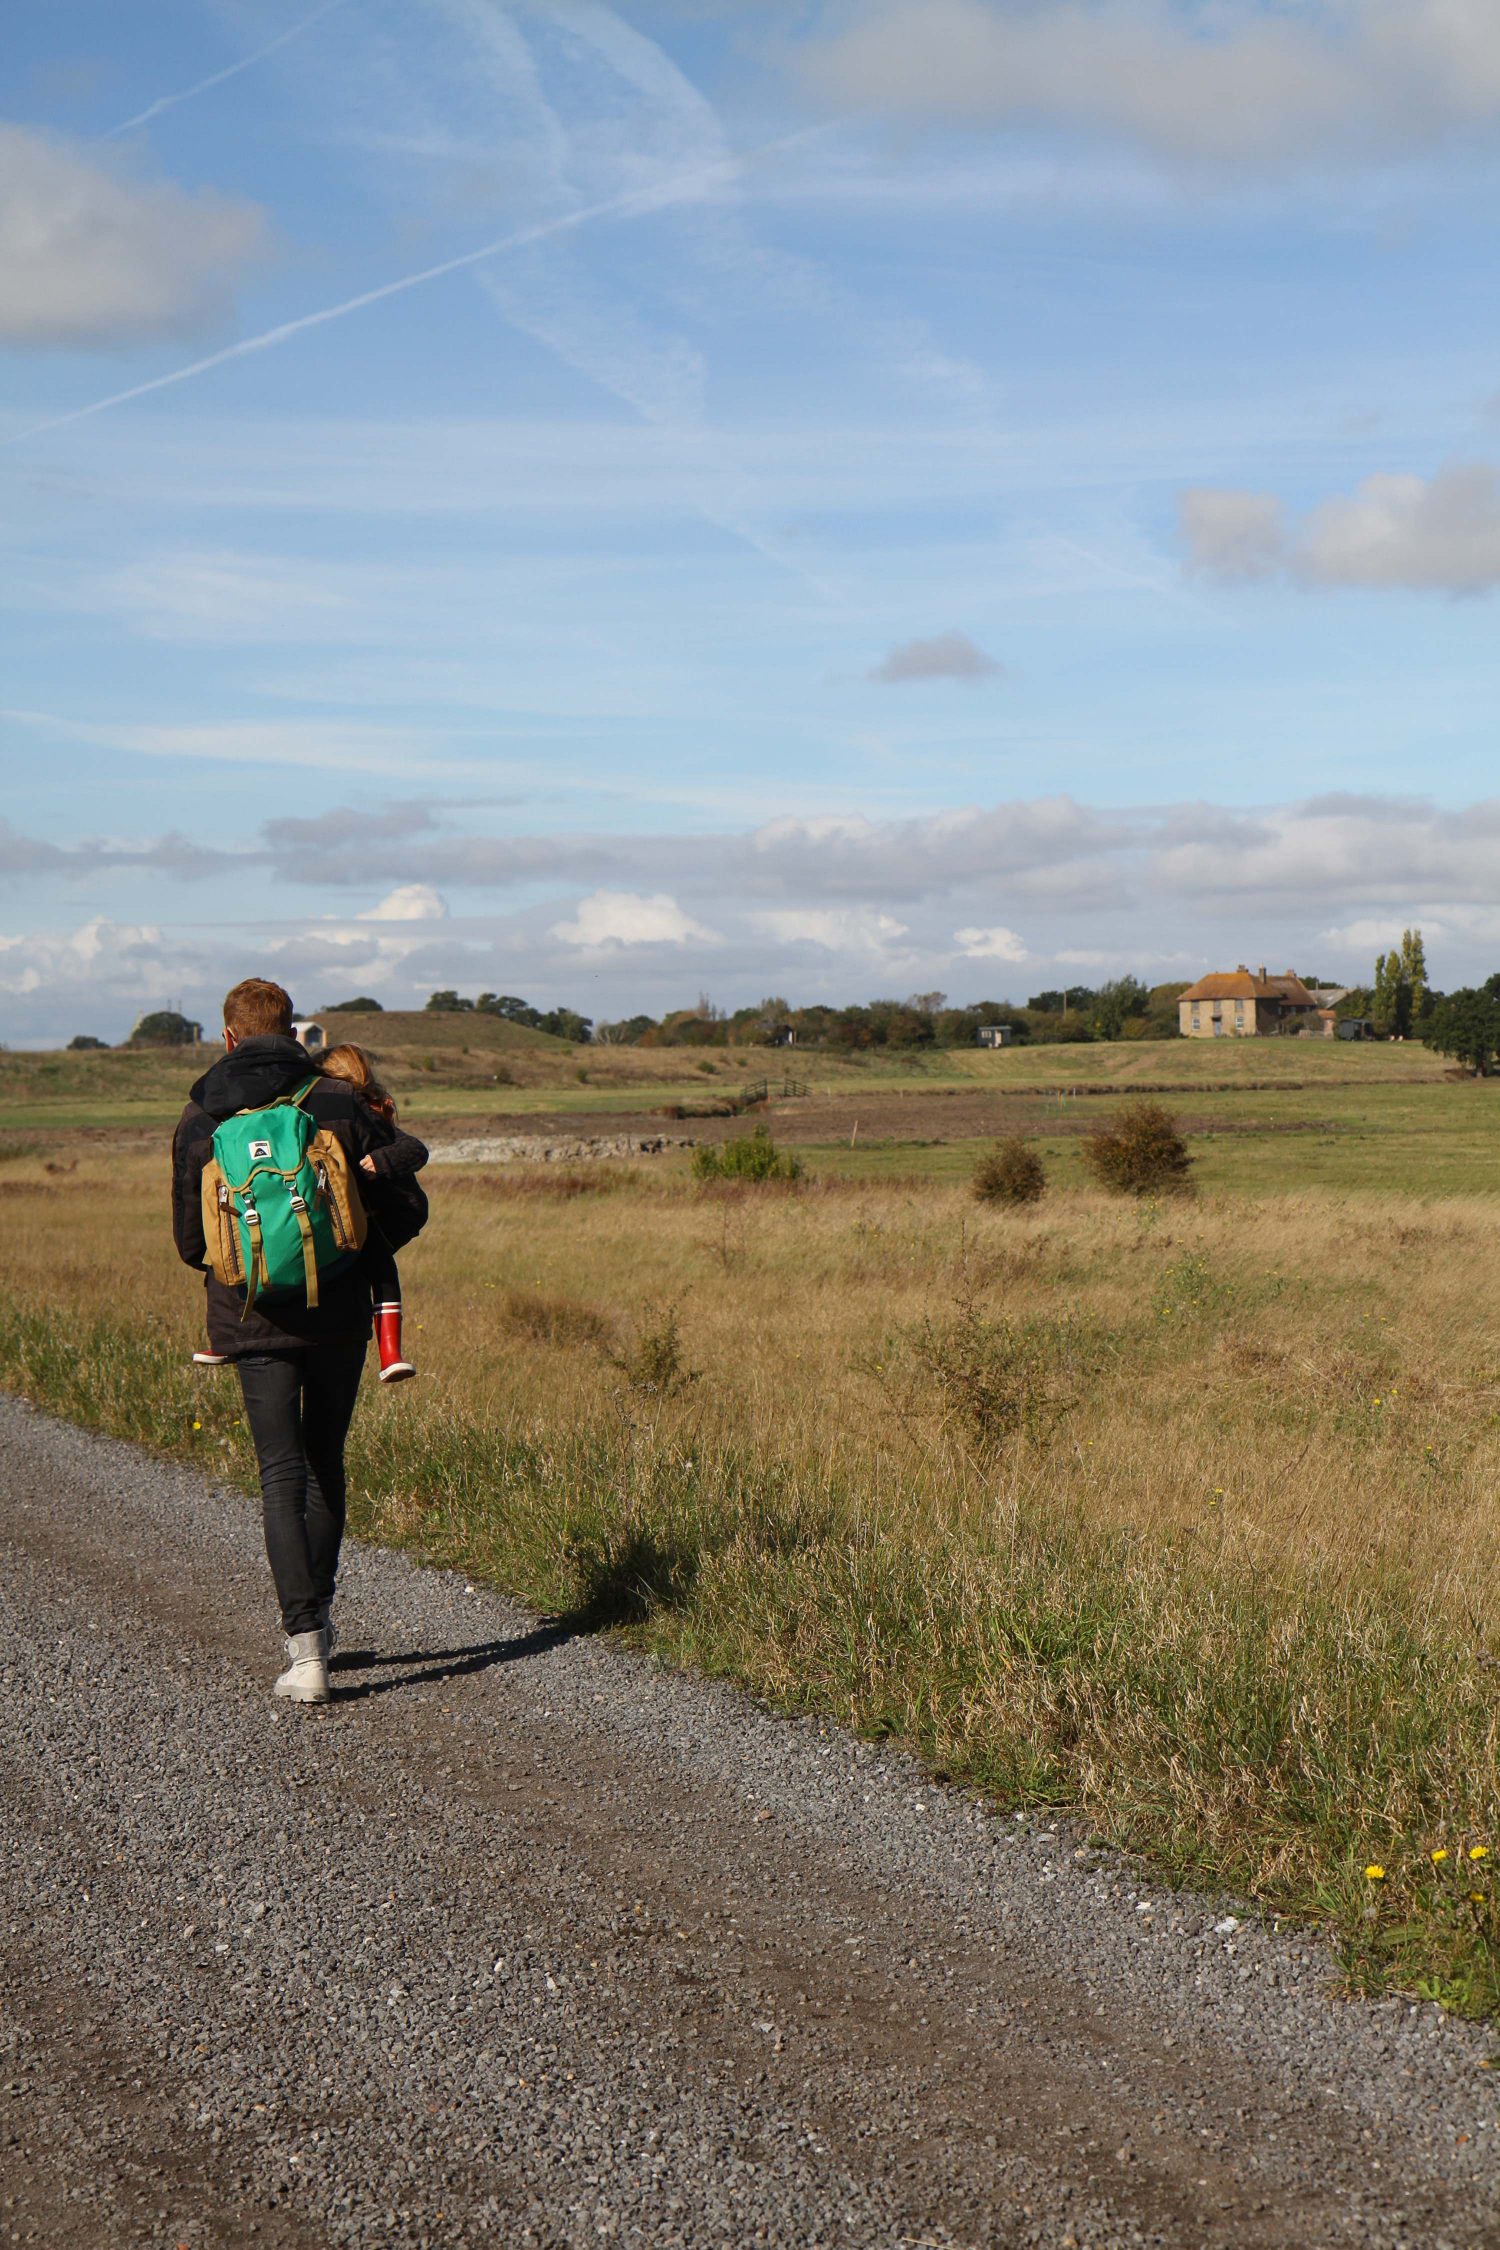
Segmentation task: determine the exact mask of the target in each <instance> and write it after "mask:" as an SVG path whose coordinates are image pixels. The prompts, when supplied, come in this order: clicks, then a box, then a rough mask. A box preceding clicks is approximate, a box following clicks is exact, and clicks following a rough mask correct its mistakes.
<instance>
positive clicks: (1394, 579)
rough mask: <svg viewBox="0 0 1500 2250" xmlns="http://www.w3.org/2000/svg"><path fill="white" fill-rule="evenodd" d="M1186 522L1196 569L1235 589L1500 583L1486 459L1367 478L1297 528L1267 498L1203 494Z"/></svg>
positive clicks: (1470, 589) (1499, 499) (1498, 531)
mask: <svg viewBox="0 0 1500 2250" xmlns="http://www.w3.org/2000/svg"><path fill="white" fill-rule="evenodd" d="M1179 523H1180V527H1181V532H1182V539H1183V545H1184V547H1185V550H1186V555H1187V561H1188V566H1189V568H1190V569H1192V570H1194V571H1196V572H1198V573H1199V574H1200V575H1201V576H1203V577H1207V578H1215V579H1218V580H1220V581H1222V582H1225V583H1230V584H1233V583H1244V582H1245V581H1248V580H1252V579H1268V578H1276V577H1286V578H1291V579H1295V580H1297V581H1300V582H1301V583H1303V584H1307V585H1314V586H1370V587H1406V588H1412V589H1415V590H1418V591H1421V592H1435V593H1447V594H1480V593H1487V592H1489V591H1490V590H1491V589H1492V588H1493V587H1495V586H1497V585H1500V469H1496V468H1495V467H1494V465H1493V464H1492V463H1490V462H1488V461H1454V462H1450V463H1449V464H1448V465H1447V466H1446V467H1445V468H1442V469H1439V470H1438V472H1437V474H1436V475H1435V476H1431V477H1419V476H1404V475H1403V476H1373V477H1366V478H1365V480H1364V481H1363V483H1361V484H1359V485H1357V486H1356V487H1355V489H1354V491H1353V492H1352V493H1349V494H1346V495H1342V496H1336V497H1335V498H1333V499H1329V500H1325V501H1323V502H1321V503H1320V505H1319V506H1317V507H1315V508H1313V509H1312V510H1310V512H1309V513H1308V514H1307V515H1306V516H1304V517H1303V518H1302V520H1301V522H1300V523H1297V524H1290V525H1289V524H1288V522H1287V520H1286V517H1285V514H1284V511H1283V509H1282V506H1281V503H1280V501H1278V500H1277V499H1275V498H1274V497H1273V496H1272V495H1270V494H1268V493H1256V492H1230V491H1216V490H1213V489H1208V488H1200V489H1197V490H1194V491H1190V492H1186V493H1184V494H1183V496H1182V499H1181V502H1180V505H1179Z"/></svg>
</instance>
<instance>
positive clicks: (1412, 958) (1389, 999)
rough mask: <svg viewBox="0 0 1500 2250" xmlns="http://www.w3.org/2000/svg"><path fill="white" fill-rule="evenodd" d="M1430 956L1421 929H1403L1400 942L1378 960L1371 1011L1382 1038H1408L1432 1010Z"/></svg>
mask: <svg viewBox="0 0 1500 2250" xmlns="http://www.w3.org/2000/svg"><path fill="white" fill-rule="evenodd" d="M1430 1007H1431V1000H1430V996H1429V993H1428V989H1427V956H1426V954H1425V952H1424V950H1423V946H1422V933H1421V931H1420V930H1403V931H1402V932H1401V944H1400V946H1399V948H1398V947H1392V949H1391V951H1390V952H1389V953H1382V954H1380V955H1379V957H1378V958H1377V960H1376V963H1375V985H1374V991H1373V995H1372V1006H1371V1011H1370V1012H1371V1014H1372V1015H1373V1016H1374V1018H1375V1029H1376V1030H1377V1031H1378V1032H1379V1033H1380V1035H1381V1037H1382V1038H1383V1039H1405V1038H1406V1037H1407V1036H1408V1034H1409V1033H1410V1032H1411V1030H1412V1028H1413V1026H1414V1025H1417V1024H1419V1023H1420V1022H1421V1020H1422V1018H1423V1016H1424V1015H1426V1014H1427V1013H1428V1012H1429V1011H1430Z"/></svg>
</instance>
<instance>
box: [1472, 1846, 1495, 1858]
mask: <svg viewBox="0 0 1500 2250" xmlns="http://www.w3.org/2000/svg"><path fill="white" fill-rule="evenodd" d="M1489 1856H1490V1847H1489V1845H1488V1844H1471V1845H1470V1846H1469V1857H1470V1859H1488V1858H1489Z"/></svg>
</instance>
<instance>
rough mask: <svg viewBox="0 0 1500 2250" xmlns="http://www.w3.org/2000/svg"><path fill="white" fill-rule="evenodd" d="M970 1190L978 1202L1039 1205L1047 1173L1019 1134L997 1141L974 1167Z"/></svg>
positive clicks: (1044, 1190)
mask: <svg viewBox="0 0 1500 2250" xmlns="http://www.w3.org/2000/svg"><path fill="white" fill-rule="evenodd" d="M973 1189H974V1194H975V1197H976V1199H977V1200H978V1201H979V1202H980V1203H1009V1204H1014V1205H1018V1206H1019V1205H1024V1204H1028V1203H1039V1202H1040V1201H1041V1199H1042V1197H1043V1195H1044V1194H1045V1193H1046V1190H1047V1170H1046V1166H1045V1165H1044V1164H1043V1162H1042V1160H1041V1158H1040V1157H1039V1156H1038V1155H1037V1153H1036V1151H1035V1149H1033V1148H1030V1147H1029V1146H1028V1145H1027V1143H1026V1141H1025V1140H1024V1139H1023V1138H1022V1136H1021V1135H1020V1134H1019V1133H1012V1134H1011V1135H1010V1137H1009V1139H1008V1140H1003V1141H998V1142H997V1143H996V1145H995V1146H994V1148H992V1149H990V1150H989V1151H988V1152H987V1154H985V1155H984V1156H981V1158H980V1159H979V1162H978V1163H977V1164H976V1165H975V1167H974V1178H973Z"/></svg>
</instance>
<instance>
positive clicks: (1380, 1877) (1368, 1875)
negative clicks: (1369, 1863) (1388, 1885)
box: [1365, 1867, 1385, 1883]
mask: <svg viewBox="0 0 1500 2250" xmlns="http://www.w3.org/2000/svg"><path fill="white" fill-rule="evenodd" d="M1365 1881H1366V1882H1367V1883H1383V1882H1384V1881H1385V1869H1384V1868H1383V1867H1367V1868H1366V1869H1365Z"/></svg>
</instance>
